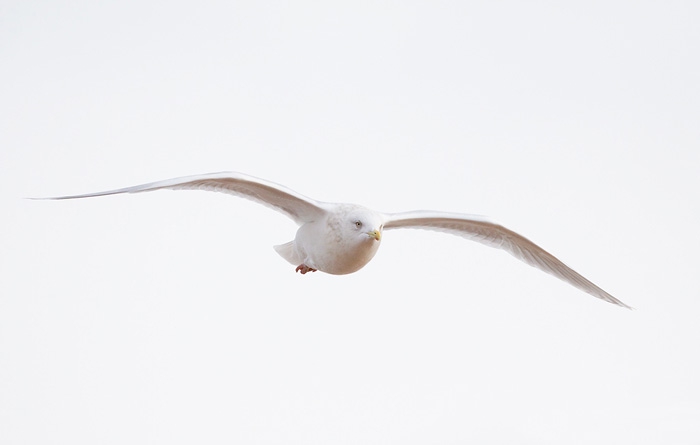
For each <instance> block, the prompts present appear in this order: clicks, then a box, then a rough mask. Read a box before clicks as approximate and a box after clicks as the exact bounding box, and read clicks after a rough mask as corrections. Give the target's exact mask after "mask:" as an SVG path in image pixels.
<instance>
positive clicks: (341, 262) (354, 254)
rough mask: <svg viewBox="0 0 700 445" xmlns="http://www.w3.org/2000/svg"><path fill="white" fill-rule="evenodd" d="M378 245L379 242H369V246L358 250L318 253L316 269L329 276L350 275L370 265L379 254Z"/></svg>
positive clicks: (314, 260) (315, 261) (315, 259)
mask: <svg viewBox="0 0 700 445" xmlns="http://www.w3.org/2000/svg"><path fill="white" fill-rule="evenodd" d="M375 244H376V245H375ZM378 244H379V243H378V242H376V241H374V240H372V241H371V242H368V243H367V245H364V246H361V247H360V248H356V249H344V250H341V251H336V250H330V251H329V250H326V251H323V252H316V253H317V255H315V258H313V262H314V263H315V264H316V267H315V268H316V269H318V270H320V271H323V272H326V273H329V274H333V275H346V274H350V273H353V272H357V271H358V270H360V269H362V268H363V267H364V266H365V265H366V264H367V263H369V261H370V260H371V259H372V258H373V257H374V255H375V254H376V253H377V248H378V247H379V246H378Z"/></svg>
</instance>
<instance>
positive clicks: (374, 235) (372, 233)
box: [367, 230, 382, 241]
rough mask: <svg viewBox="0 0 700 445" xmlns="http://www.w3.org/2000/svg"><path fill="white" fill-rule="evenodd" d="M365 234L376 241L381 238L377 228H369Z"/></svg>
mask: <svg viewBox="0 0 700 445" xmlns="http://www.w3.org/2000/svg"><path fill="white" fill-rule="evenodd" d="M367 235H368V236H369V237H370V238H374V239H375V240H377V241H379V240H381V239H382V233H381V232H380V231H379V230H371V231H369V232H367Z"/></svg>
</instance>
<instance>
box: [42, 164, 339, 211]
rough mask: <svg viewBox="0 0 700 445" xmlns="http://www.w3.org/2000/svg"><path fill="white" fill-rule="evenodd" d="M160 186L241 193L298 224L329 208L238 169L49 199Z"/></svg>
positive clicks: (145, 190)
mask: <svg viewBox="0 0 700 445" xmlns="http://www.w3.org/2000/svg"><path fill="white" fill-rule="evenodd" d="M160 189H170V190H207V191H213V192H222V193H227V194H230V195H235V196H239V197H241V198H246V199H250V200H252V201H255V202H258V203H260V204H263V205H265V206H267V207H270V208H273V209H274V210H277V211H279V212H281V213H283V214H285V215H287V216H288V217H289V218H291V219H292V220H294V221H295V222H296V223H297V224H303V223H304V222H308V221H312V220H314V219H316V218H318V217H319V216H320V215H322V214H323V213H324V212H325V211H326V210H325V209H326V205H325V204H324V203H322V202H319V201H315V200H313V199H311V198H307V197H306V196H303V195H301V194H299V193H296V192H295V191H293V190H290V189H288V188H286V187H284V186H282V185H279V184H275V183H274V182H270V181H266V180H263V179H259V178H255V177H253V176H248V175H244V174H242V173H235V172H221V173H209V174H205V175H194V176H184V177H181V178H174V179H167V180H165V181H158V182H151V183H148V184H142V185H136V186H133V187H126V188H121V189H116V190H108V191H104V192H97V193H86V194H82V195H72V196H58V197H54V198H46V199H75V198H89V197H93V196H105V195H116V194H119V193H139V192H149V191H153V190H160Z"/></svg>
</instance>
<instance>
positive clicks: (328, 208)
mask: <svg viewBox="0 0 700 445" xmlns="http://www.w3.org/2000/svg"><path fill="white" fill-rule="evenodd" d="M160 189H170V190H208V191H214V192H223V193H228V194H231V195H235V196H239V197H241V198H246V199H250V200H252V201H255V202H258V203H260V204H263V205H265V206H267V207H270V208H272V209H274V210H277V211H279V212H281V213H283V214H284V215H286V216H288V217H289V218H291V219H292V220H293V221H294V222H295V223H297V225H298V226H299V228H298V230H297V232H296V236H295V237H294V239H293V240H292V241H289V242H288V243H286V244H281V245H278V246H274V249H275V250H276V251H277V253H279V254H280V255H281V256H282V258H284V259H285V260H287V261H288V262H290V263H291V264H292V265H294V266H296V271H297V272H301V273H302V274H306V273H308V272H316V271H322V272H326V273H329V274H334V275H343V274H350V273H353V272H356V271H358V270H360V269H361V268H362V267H364V266H365V265H366V264H367V263H368V262H369V261H370V260H371V259H372V258H373V257H374V255H375V253H377V249H379V245H380V243H381V239H382V236H383V233H384V231H385V230H391V229H401V228H409V229H427V230H436V231H440V232H446V233H450V234H452V235H457V236H460V237H462V238H466V239H470V240H472V241H477V242H479V243H482V244H485V245H487V246H491V247H495V248H498V249H502V250H505V251H506V252H508V253H510V254H511V255H513V256H514V257H516V258H517V259H519V260H521V261H523V262H525V263H527V264H529V265H530V266H533V267H536V268H538V269H540V270H542V271H544V272H547V273H549V274H552V275H554V276H555V277H557V278H559V279H560V280H563V281H565V282H567V283H569V284H571V285H572V286H574V287H577V288H578V289H580V290H582V291H584V292H586V293H588V294H590V295H593V296H594V297H597V298H600V299H601V300H605V301H607V302H609V303H613V304H616V305H619V306H622V307H625V308H628V309H631V307H630V306H628V305H626V304H625V303H623V302H622V301H620V300H618V299H617V298H615V297H613V296H612V295H610V294H609V293H607V292H605V291H604V290H603V289H601V288H600V287H598V286H596V285H595V284H593V283H592V282H591V281H589V280H588V279H586V278H584V277H583V276H582V275H581V274H579V273H578V272H576V271H574V270H573V269H571V268H570V267H569V266H567V265H566V264H564V263H563V262H562V261H560V260H559V259H557V258H556V257H555V256H554V255H552V254H550V253H549V252H547V251H546V250H544V249H542V248H541V247H539V246H538V245H537V244H535V243H533V242H532V241H530V240H529V239H527V238H525V237H524V236H522V235H520V234H518V233H516V232H513V231H512V230H510V229H507V228H505V227H503V226H502V225H500V224H497V223H495V222H493V221H491V220H489V219H487V218H484V217H482V216H476V215H468V214H460V213H447V212H437V211H425V210H418V211H410V212H401V213H381V212H376V211H374V210H370V209H368V208H366V207H363V206H360V205H356V204H341V203H330V202H322V201H316V200H314V199H311V198H308V197H306V196H304V195H301V194H299V193H297V192H295V191H293V190H290V189H288V188H287V187H284V186H282V185H279V184H276V183H274V182H270V181H266V180H264V179H260V178H256V177H253V176H249V175H246V174H243V173H236V172H221V173H209V174H204V175H193V176H184V177H180V178H174V179H167V180H164V181H158V182H151V183H148V184H142V185H136V186H133V187H126V188H121V189H117V190H108V191H104V192H96V193H86V194H82V195H72V196H59V197H53V198H44V199H76V198H88V197H94V196H105V195H116V194H119V193H139V192H148V191H153V190H160Z"/></svg>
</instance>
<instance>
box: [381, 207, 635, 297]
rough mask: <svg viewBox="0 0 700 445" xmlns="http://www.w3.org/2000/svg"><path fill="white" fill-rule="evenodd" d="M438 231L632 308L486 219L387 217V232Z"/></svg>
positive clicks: (415, 214)
mask: <svg viewBox="0 0 700 445" xmlns="http://www.w3.org/2000/svg"><path fill="white" fill-rule="evenodd" d="M397 228H413V229H427V230H437V231H441V232H447V233H451V234H453V235H457V236H461V237H462V238H467V239H470V240H473V241H477V242H479V243H482V244H486V245H488V246H491V247H495V248H498V249H503V250H505V251H506V252H508V253H510V254H511V255H513V256H514V257H516V258H518V259H519V260H521V261H523V262H525V263H527V264H529V265H530V266H533V267H536V268H538V269H540V270H542V271H544V272H547V273H549V274H552V275H554V276H555V277H557V278H559V279H560V280H563V281H565V282H567V283H569V284H571V285H573V286H575V287H577V288H579V289H581V290H582V291H584V292H586V293H588V294H590V295H593V296H594V297H597V298H600V299H601V300H605V301H607V302H609V303H613V304H617V305H619V306H622V307H626V308H628V309H631V307H630V306H627V305H626V304H625V303H623V302H621V301H620V300H618V299H617V298H615V297H613V296H612V295H610V294H609V293H607V292H605V291H604V290H603V289H601V288H600V287H598V286H596V285H595V284H593V283H592V282H590V281H589V280H588V279H586V278H585V277H583V276H582V275H581V274H579V273H578V272H576V271H575V270H573V269H571V268H570V267H569V266H567V265H566V264H564V263H563V262H562V261H560V260H559V259H558V258H556V257H555V256H554V255H552V254H551V253H549V252H547V251H546V250H544V249H543V248H541V247H540V246H538V245H537V244H535V243H533V242H532V241H530V240H529V239H527V238H525V237H524V236H522V235H519V234H518V233H516V232H513V231H512V230H510V229H507V228H505V227H503V226H502V225H500V224H497V223H495V222H492V221H490V220H488V219H487V218H484V217H483V216H476V215H464V214H458V213H443V212H431V211H415V212H404V213H390V214H386V215H385V220H384V229H397Z"/></svg>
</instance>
